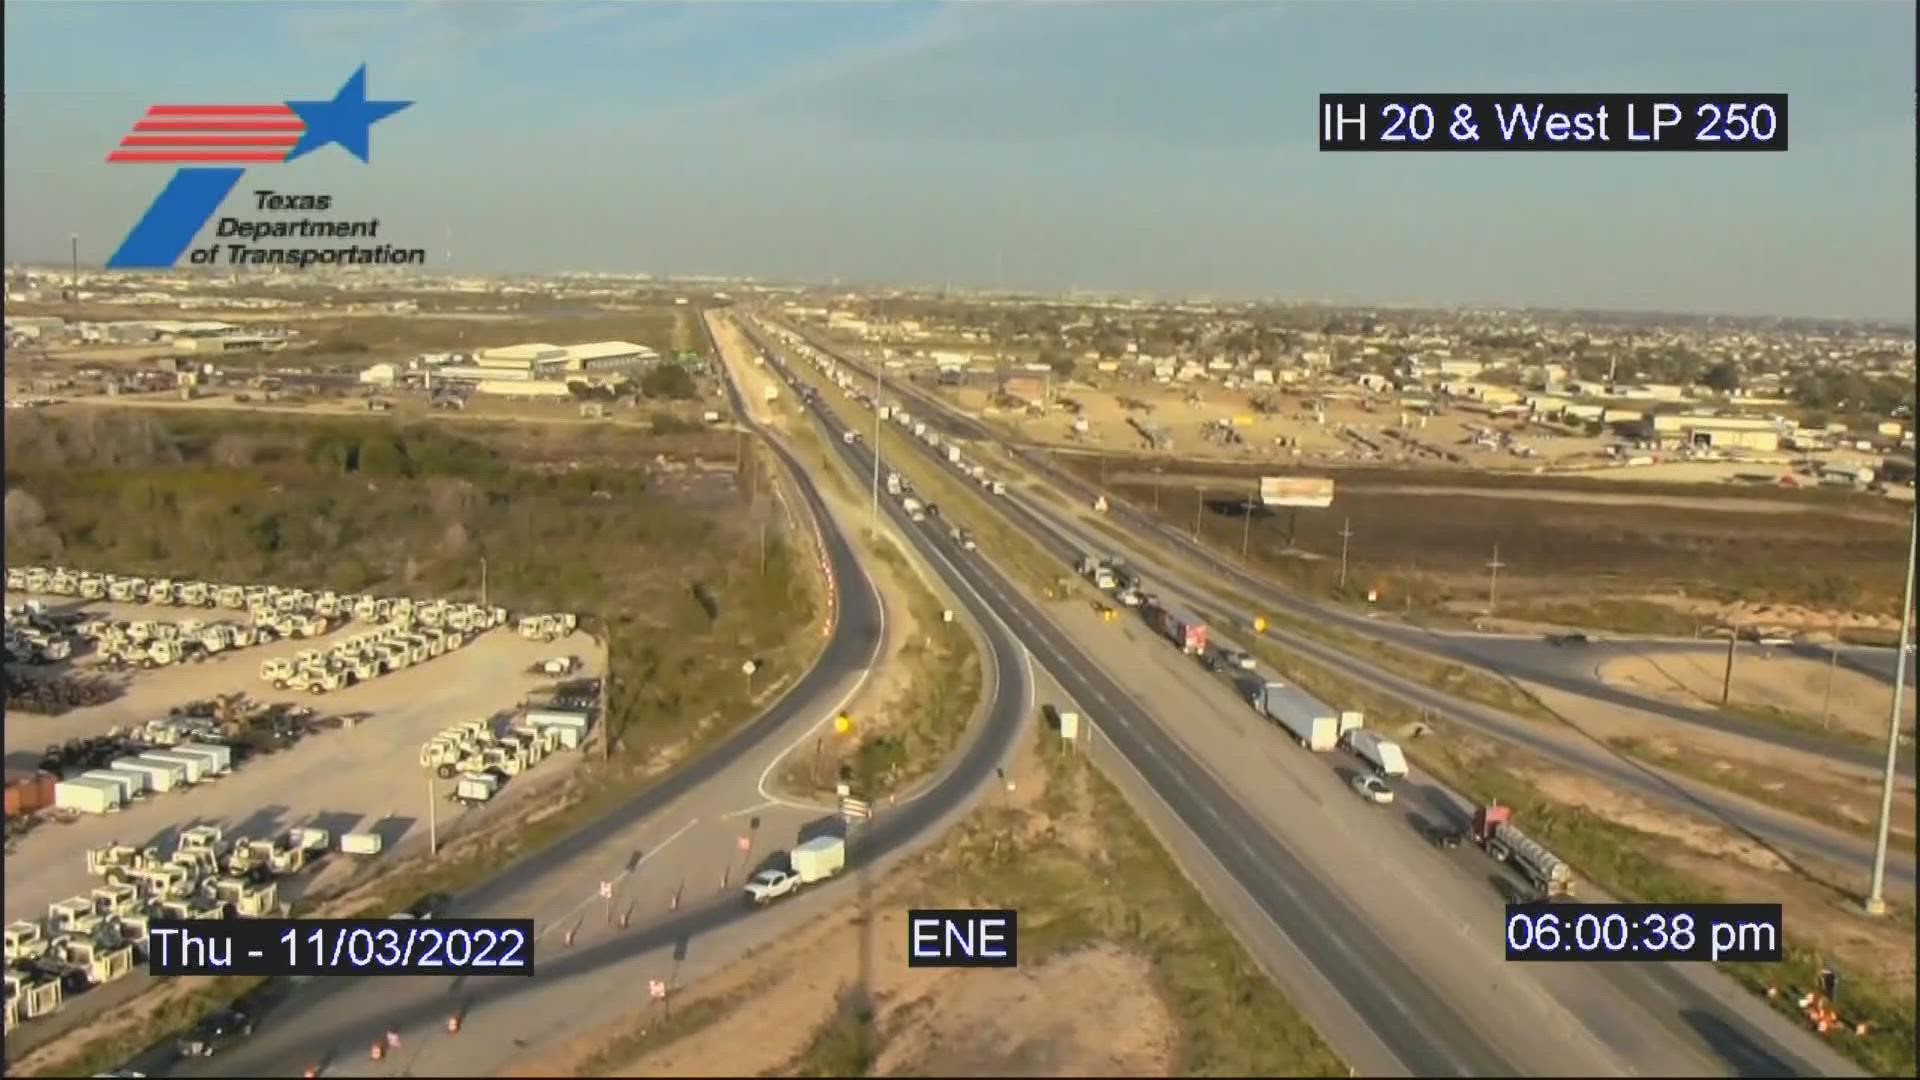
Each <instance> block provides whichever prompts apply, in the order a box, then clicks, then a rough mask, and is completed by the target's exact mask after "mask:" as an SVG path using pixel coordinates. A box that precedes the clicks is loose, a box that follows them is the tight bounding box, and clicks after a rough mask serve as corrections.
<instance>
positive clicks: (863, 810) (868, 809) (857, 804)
mask: <svg viewBox="0 0 1920 1080" xmlns="http://www.w3.org/2000/svg"><path fill="white" fill-rule="evenodd" d="M840 816H841V817H843V818H846V819H847V820H848V821H865V820H867V819H868V818H870V817H872V816H873V804H872V803H870V802H868V801H867V800H865V799H856V798H854V797H853V796H851V795H843V796H841V797H840Z"/></svg>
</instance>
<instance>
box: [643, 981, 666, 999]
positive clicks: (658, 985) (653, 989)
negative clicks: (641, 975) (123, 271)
mask: <svg viewBox="0 0 1920 1080" xmlns="http://www.w3.org/2000/svg"><path fill="white" fill-rule="evenodd" d="M647 993H649V994H652V995H653V1000H655V1001H665V1000H666V997H667V984H666V983H663V982H661V981H660V980H659V979H648V980H647Z"/></svg>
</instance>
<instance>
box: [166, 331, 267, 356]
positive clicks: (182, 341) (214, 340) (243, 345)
mask: <svg viewBox="0 0 1920 1080" xmlns="http://www.w3.org/2000/svg"><path fill="white" fill-rule="evenodd" d="M286 347H287V339H286V338H283V337H269V336H267V335H266V334H206V335H194V334H180V335H176V336H175V337H174V339H173V351H174V352H176V353H191V354H193V355H196V356H202V355H218V354H220V353H239V352H275V351H278V350H280V349H284V348H286Z"/></svg>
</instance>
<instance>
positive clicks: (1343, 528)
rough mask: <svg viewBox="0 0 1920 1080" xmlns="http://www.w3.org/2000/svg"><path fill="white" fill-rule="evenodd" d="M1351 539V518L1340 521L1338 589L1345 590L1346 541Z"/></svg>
mask: <svg viewBox="0 0 1920 1080" xmlns="http://www.w3.org/2000/svg"><path fill="white" fill-rule="evenodd" d="M1352 539H1353V519H1352V518H1347V519H1345V520H1343V521H1342V522H1340V591H1341V592H1345V591H1346V590H1347V541H1349V540H1352Z"/></svg>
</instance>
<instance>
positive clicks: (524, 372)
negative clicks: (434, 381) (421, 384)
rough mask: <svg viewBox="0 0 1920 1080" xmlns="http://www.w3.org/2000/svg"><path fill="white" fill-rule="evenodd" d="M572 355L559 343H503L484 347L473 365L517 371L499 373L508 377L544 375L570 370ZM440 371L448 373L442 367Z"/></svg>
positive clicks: (529, 377) (549, 375) (499, 370)
mask: <svg viewBox="0 0 1920 1080" xmlns="http://www.w3.org/2000/svg"><path fill="white" fill-rule="evenodd" d="M570 360H571V358H570V357H569V356H568V355H567V350H565V349H563V348H561V347H560V346H558V345H548V344H546V343H545V342H534V343H532V344H528V345H503V346H501V347H500V348H497V349H482V350H480V353H479V355H477V356H475V357H474V358H473V366H474V367H477V368H481V369H483V370H486V371H493V372H515V373H517V374H513V375H502V376H499V377H503V378H509V379H545V378H552V377H554V376H556V375H560V374H562V373H564V372H565V371H566V370H567V366H568V364H569V363H570ZM441 374H443V375H444V374H446V372H445V371H444V370H443V371H442V372H441Z"/></svg>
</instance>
